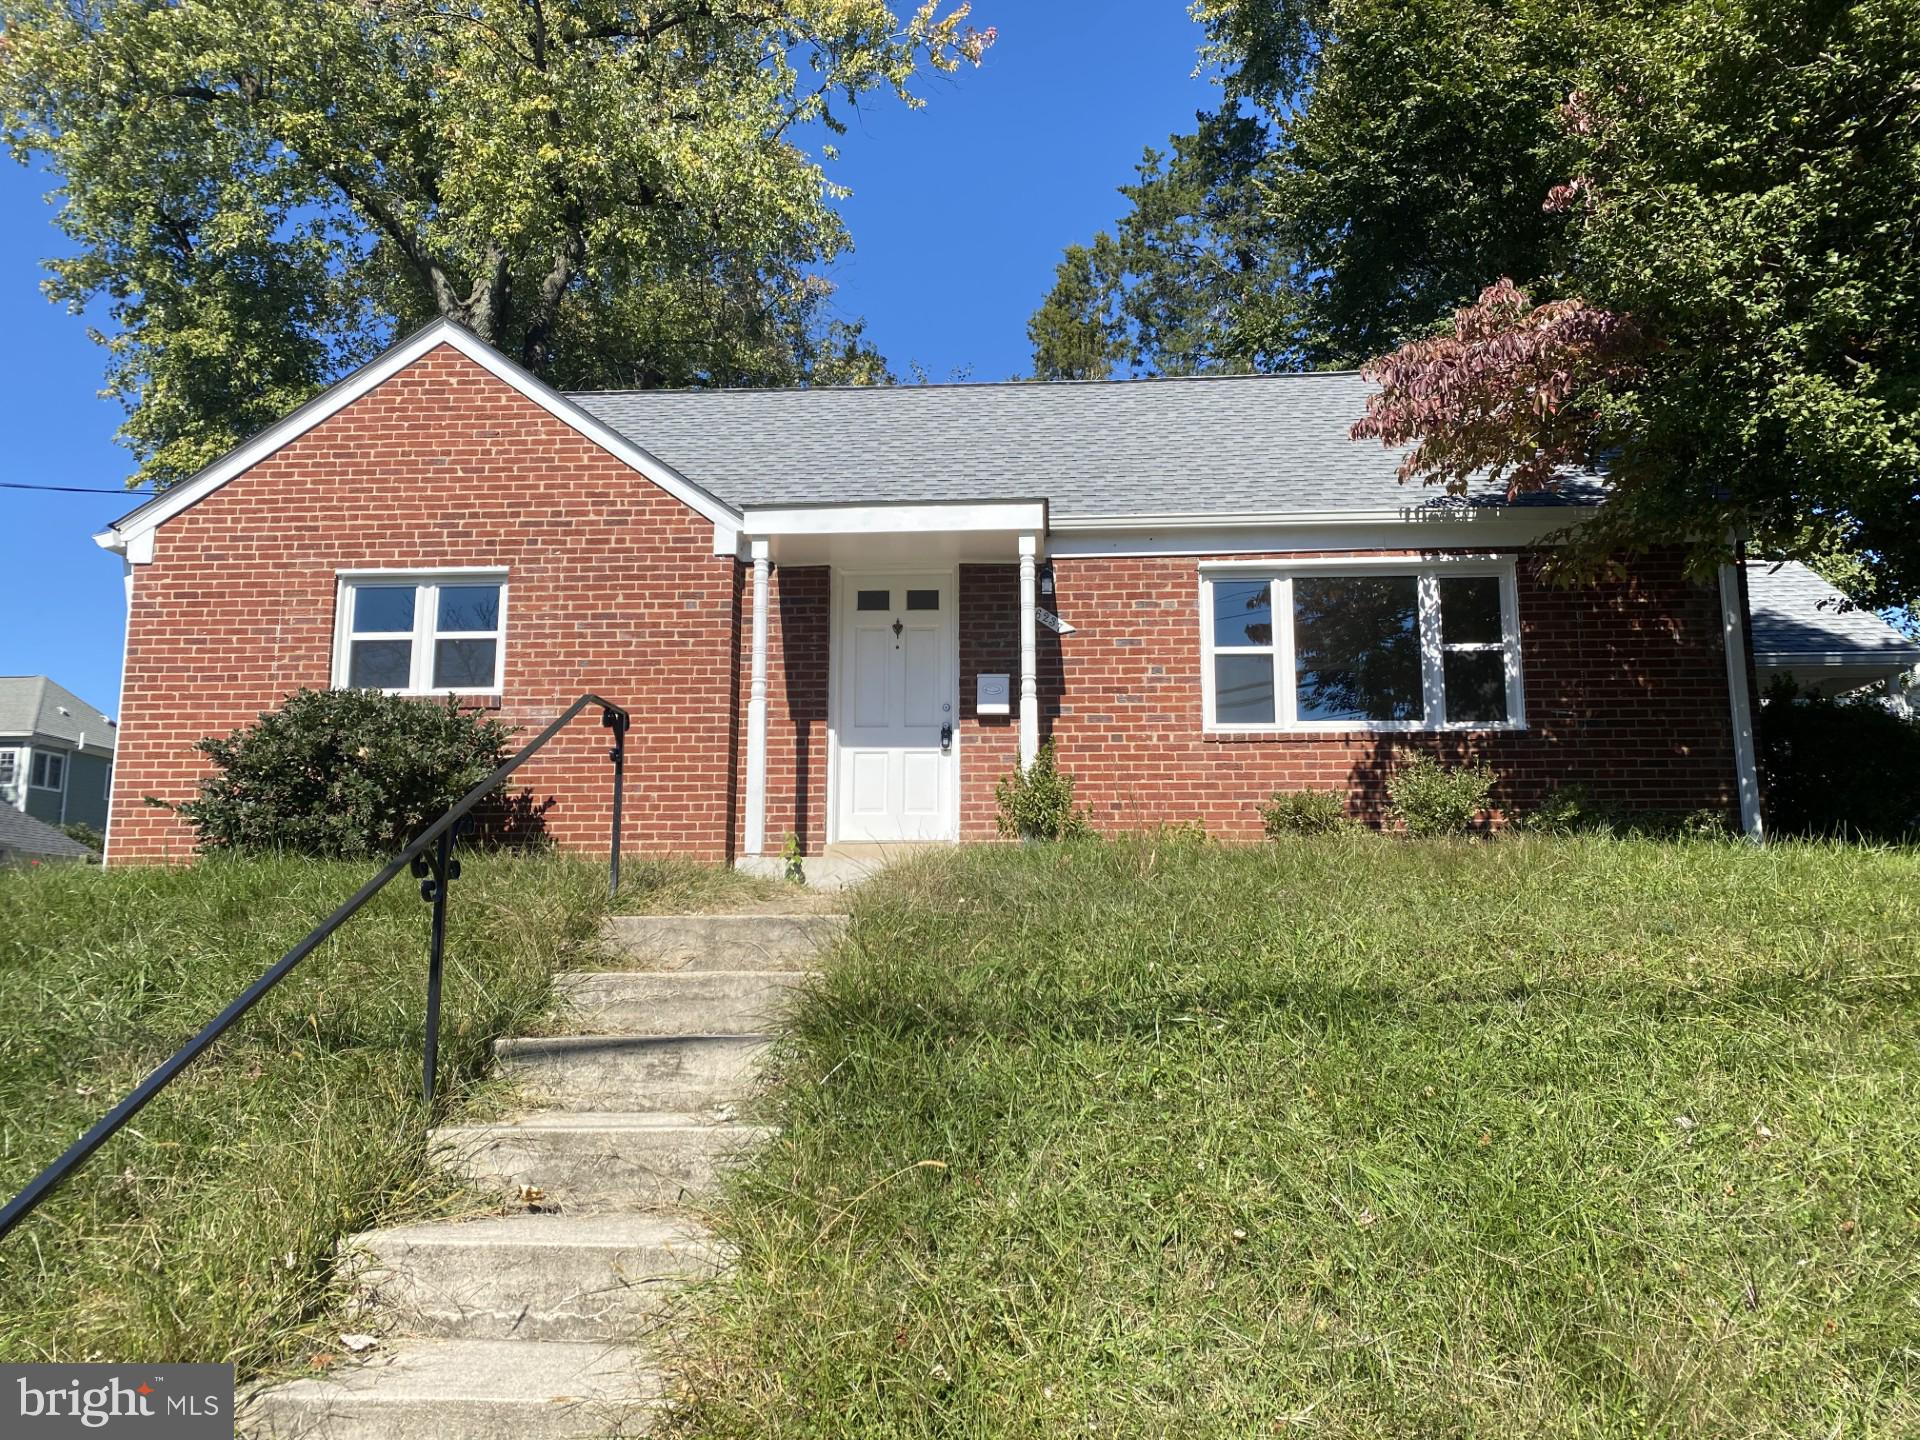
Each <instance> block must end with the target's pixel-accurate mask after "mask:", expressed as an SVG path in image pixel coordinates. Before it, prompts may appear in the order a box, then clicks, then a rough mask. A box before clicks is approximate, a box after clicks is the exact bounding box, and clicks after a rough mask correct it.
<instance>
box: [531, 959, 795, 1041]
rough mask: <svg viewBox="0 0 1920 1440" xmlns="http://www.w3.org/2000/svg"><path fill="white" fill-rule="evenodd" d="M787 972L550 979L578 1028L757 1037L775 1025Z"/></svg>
mask: <svg viewBox="0 0 1920 1440" xmlns="http://www.w3.org/2000/svg"><path fill="white" fill-rule="evenodd" d="M799 979H800V977H799V976H798V975H797V974H796V973H794V972H793V971H791V970H676V971H670V972H656V971H646V970H614V971H599V972H586V971H582V972H575V973H572V974H562V975H557V976H555V977H554V983H555V985H556V986H557V988H558V989H559V991H560V994H561V995H562V996H564V997H565V998H566V999H567V1000H568V1001H569V1002H570V1003H571V1005H572V1007H573V1010H574V1012H575V1017H576V1018H577V1020H578V1021H579V1022H581V1023H582V1024H583V1026H584V1028H589V1029H592V1030H596V1031H603V1032H606V1033H610V1034H612V1033H626V1034H642V1035H729V1034H753V1035H757V1034H762V1033H764V1032H766V1031H767V1030H769V1029H771V1028H773V1027H775V1026H777V1025H778V1024H779V1023H780V1017H781V1015H782V1014H783V1013H784V1010H785V1007H786V1004H787V1001H788V999H789V998H790V992H791V991H792V989H793V987H794V986H795V985H796V984H797V983H798V982H799Z"/></svg>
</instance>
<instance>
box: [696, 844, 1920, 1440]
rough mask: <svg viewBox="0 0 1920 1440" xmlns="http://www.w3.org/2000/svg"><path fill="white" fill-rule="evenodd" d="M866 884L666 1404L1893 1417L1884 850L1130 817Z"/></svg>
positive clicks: (1132, 1414)
mask: <svg viewBox="0 0 1920 1440" xmlns="http://www.w3.org/2000/svg"><path fill="white" fill-rule="evenodd" d="M853 905H854V918H853V929H852V934H851V943H850V944H848V945H847V946H846V947H845V948H843V949H842V950H840V951H839V952H838V953H837V954H836V955H835V956H834V957H832V959H831V961H830V963H828V964H827V965H826V966H825V967H824V973H823V974H822V976H821V977H820V978H819V979H818V981H817V982H816V983H814V984H812V985H810V986H809V987H808V988H807V990H806V991H805V993H804V995H803V997H802V998H801V1000H800V1002H799V1005H798V1008H797V1013H795V1015H794V1017H793V1019H792V1021H791V1026H792V1038H791V1040H790V1041H789V1042H788V1043H787V1044H786V1045H785V1046H784V1047H783V1048H782V1049H781V1050H780V1051H779V1052H778V1057H779V1060H778V1064H777V1065H776V1066H774V1067H771V1073H772V1075H773V1076H774V1079H773V1082H772V1086H771V1088H770V1090H769V1092H768V1093H767V1095H766V1097H765V1099H764V1100H763V1101H762V1102H761V1103H762V1106H763V1109H762V1112H761V1114H760V1116H759V1117H758V1118H762V1119H764V1120H766V1121H767V1122H768V1123H771V1124H775V1125H778V1126H779V1127H780V1141H779V1143H777V1144H773V1145H768V1146H766V1147H763V1148H762V1149H760V1150H758V1151H757V1152H756V1153H755V1154H754V1156H753V1157H752V1159H751V1160H750V1161H749V1162H748V1164H747V1167H746V1168H745V1170H744V1171H743V1172H742V1173H740V1174H739V1175H738V1176H737V1178H736V1179H735V1180H734V1182H733V1189H732V1192H731V1194H730V1195H729V1196H728V1197H727V1198H726V1200H725V1201H724V1202H723V1203H722V1204H721V1205H720V1206H718V1207H716V1208H717V1211H718V1213H717V1215H715V1216H714V1219H713V1224H714V1227H715V1229H716V1230H717V1231H718V1232H719V1234H720V1237H721V1239H722V1240H723V1241H724V1242H725V1243H726V1244H728V1245H729V1246H730V1247H731V1249H732V1250H733V1252H734V1253H735V1254H736V1255H737V1262H736V1265H735V1267H734V1270H733V1273H732V1274H730V1275H729V1277H728V1281H727V1283H726V1284H725V1285H722V1286H714V1287H710V1288H708V1289H706V1290H704V1291H702V1292H701V1294H700V1295H699V1296H697V1297H696V1299H695V1304H696V1306H697V1308H696V1309H695V1311H694V1312H693V1313H691V1314H689V1315H687V1316H686V1317H684V1318H685V1321H686V1323H684V1324H682V1325H679V1326H677V1327H676V1331H675V1335H676V1339H675V1342H674V1343H675V1346H676V1353H674V1355H673V1357H672V1359H673V1363H674V1364H675V1365H676V1367H678V1365H679V1364H680V1362H682V1361H684V1362H685V1369H684V1372H683V1373H684V1374H685V1377H686V1380H685V1384H684V1386H683V1387H682V1389H681V1392H680V1393H681V1395H682V1396H683V1397H684V1403H685V1406H686V1409H685V1411H684V1412H683V1413H682V1415H681V1416H680V1417H679V1418H681V1419H682V1420H683V1421H684V1423H685V1427H686V1434H687V1435H688V1436H689V1437H699V1440H722V1437H728V1440H731V1437H741V1440H746V1437H762V1436H773V1435H778V1436H787V1435H808V1434H834V1435H858V1436H901V1437H905V1436H914V1437H933V1436H953V1435H965V1436H967V1437H969V1440H1014V1437H1020V1440H1027V1437H1034V1436H1063V1437H1064V1436H1080V1435H1087V1434H1089V1433H1097V1434H1099V1435H1101V1436H1104V1437H1116V1440H1118V1437H1126V1440H1147V1437H1155V1440H1159V1437H1175V1436H1177V1437H1180V1440H1248V1437H1253V1436H1268V1437H1271V1436H1290V1435H1294V1434H1296V1433H1305V1434H1311V1435H1316V1436H1319V1435H1324V1436H1327V1437H1329V1440H1332V1437H1340V1440H1386V1437H1411V1436H1426V1437H1442V1436H1446V1437H1465V1436H1473V1437H1482V1440H1515V1437H1532V1436H1538V1437H1542V1440H1549V1437H1550V1440H1625V1437H1652V1436H1668V1437H1680V1436H1686V1437H1688V1440H1693V1437H1700V1440H1735V1437H1740V1440H1760V1437H1766V1440H1786V1437H1792V1436H1810V1435H1821V1436H1824V1435H1829V1434H1832V1433H1834V1432H1835V1430H1836V1428H1837V1429H1838V1431H1839V1433H1840V1434H1842V1435H1846V1436H1863V1437H1864V1436H1895V1435H1910V1434H1915V1433H1920V1390H1917V1389H1916V1387H1915V1386H1914V1385H1913V1383H1912V1372H1911V1366H1912V1361H1911V1358H1910V1357H1911V1352H1912V1350H1913V1349H1914V1347H1915V1344H1916V1341H1917V1340H1920V1316H1916V1314H1915V1310H1914V1306H1913V1303H1912V1293H1913V1290H1912V1283H1911V1282H1912V1275H1913V1265H1914V1253H1913V1239H1914V1216H1915V1215H1916V1214H1917V1213H1920V1169H1916V1167H1915V1166H1914V1164H1913V1156H1914V1154H1915V1153H1916V1152H1917V1151H1920V1087H1916V1086H1915V1085H1914V1084H1913V1078H1912V1055H1913V1040H1914V1037H1915V1035H1916V1033H1920V987H1916V984H1915V982H1914V979H1913V969H1914V967H1913V963H1912V959H1913V937H1914V936H1915V935H1916V934H1920V856H1916V855H1914V854H1911V853H1905V852H1887V851H1880V850H1872V849H1856V848H1850V847H1842V846H1836V845H1829V844H1819V845H1795V844H1786V845H1779V846H1774V847H1770V848H1768V849H1765V850H1762V849H1758V848H1756V847H1751V846H1746V845H1682V846H1674V845H1661V844H1652V843H1646V842H1638V841H1633V842H1619V841H1593V840H1586V839H1572V840H1545V839H1516V840H1514V841H1512V842H1510V843H1503V844H1499V845H1471V846H1462V845H1382V844H1374V843H1368V840H1367V837H1365V836H1354V837H1351V838H1349V837H1341V836H1335V837H1328V838H1327V839H1325V840H1323V841H1320V842H1316V843H1312V844H1297V845H1260V846H1212V847H1198V846H1192V847H1178V846H1168V845H1159V844H1156V843H1154V841H1153V840H1152V839H1151V838H1145V837H1143V838H1140V839H1134V838H1131V837H1129V838H1127V839H1125V840H1122V841H1117V842H1114V843H1107V844H1086V845H1077V846H1074V847H1071V848H1069V849H1052V848H1041V847H1020V846H1004V845H1003V846H976V847H970V848H966V849H962V850H960V851H958V852H956V853H948V854H939V855H930V856H925V857H920V858H917V859H916V860H915V861H913V862H911V863H909V864H907V865H905V866H902V867H898V868H895V869H893V870H890V871H888V872H887V873H886V874H884V875H882V876H880V877H879V878H878V879H877V880H876V881H875V882H873V883H872V884H870V885H868V886H867V887H865V888H864V889H863V890H862V891H860V892H858V893H857V894H856V895H855V896H854V897H853ZM1729 1317H1732V1318H1729ZM1322 1399H1324V1403H1322V1404H1318V1405H1316V1401H1318V1400H1322ZM1309 1407H1312V1411H1311V1415H1310V1417H1309V1419H1308V1421H1307V1422H1304V1423H1303V1421H1302V1416H1303V1415H1305V1414H1306V1413H1307V1412H1308V1410H1309ZM823 1417H826V1418H824V1419H823Z"/></svg>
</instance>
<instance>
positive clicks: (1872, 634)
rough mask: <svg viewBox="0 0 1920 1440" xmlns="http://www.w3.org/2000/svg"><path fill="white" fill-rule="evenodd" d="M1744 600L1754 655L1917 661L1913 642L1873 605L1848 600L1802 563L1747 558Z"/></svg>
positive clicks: (1919, 650)
mask: <svg viewBox="0 0 1920 1440" xmlns="http://www.w3.org/2000/svg"><path fill="white" fill-rule="evenodd" d="M1747 604H1748V608H1749V609H1750V610H1751V611H1752V614H1753V649H1754V653H1755V655H1756V656H1765V657H1774V658H1778V657H1784V656H1795V655H1800V656H1813V655H1821V656H1842V655H1844V656H1858V657H1859V658H1860V659H1862V660H1866V661H1877V660H1881V659H1884V660H1886V661H1887V662H1888V663H1889V664H1891V665H1894V666H1898V665H1901V664H1913V663H1914V662H1916V661H1920V645H1915V644H1914V643H1913V642H1912V641H1910V640H1908V639H1906V638H1905V637H1904V636H1902V635H1901V634H1900V632H1899V631H1897V630H1895V629H1894V628H1893V627H1892V626H1891V625H1889V624H1887V622H1886V621H1884V620H1882V619H1881V618H1880V617H1879V616H1878V615H1876V614H1874V613H1873V611H1871V610H1867V609H1862V608H1859V607H1854V608H1847V607H1850V606H1852V605H1853V602H1852V601H1850V600H1848V599H1847V597H1846V595H1844V594H1843V593H1842V592H1841V591H1840V590H1838V589H1837V588H1835V587H1834V586H1832V585H1829V584H1828V583H1827V582H1826V581H1825V580H1822V579H1821V578H1820V577H1819V576H1818V575H1816V574H1814V572H1813V571H1811V570H1809V569H1808V568H1807V567H1806V566H1805V565H1802V564H1799V563H1798V562H1796V561H1792V560H1750V561H1748V562H1747Z"/></svg>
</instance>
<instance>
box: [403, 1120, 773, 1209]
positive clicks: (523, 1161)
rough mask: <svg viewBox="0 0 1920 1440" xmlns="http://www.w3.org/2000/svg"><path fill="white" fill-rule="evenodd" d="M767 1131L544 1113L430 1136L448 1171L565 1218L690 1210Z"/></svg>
mask: <svg viewBox="0 0 1920 1440" xmlns="http://www.w3.org/2000/svg"><path fill="white" fill-rule="evenodd" d="M773 1134H774V1132H773V1131H772V1130H771V1129H767V1128H764V1127H761V1126H755V1125H730V1124H729V1125H716V1124H712V1123H710V1122H705V1123H703V1122H702V1121H701V1119H700V1117H698V1116H695V1115H687V1114H671V1113H669V1114H631V1113H612V1114H608V1113H601V1114H595V1113H591V1112H586V1113H581V1112H569V1111H552V1110H549V1111H543V1112H539V1113H536V1114H532V1115H524V1116H522V1117H521V1118H520V1119H518V1120H512V1121H503V1122H501V1123H499V1124H496V1125H449V1126H446V1127H444V1128H442V1129H439V1130H436V1131H434V1132H433V1142H434V1144H435V1145H436V1146H438V1147H440V1148H441V1149H442V1151H443V1152H444V1158H445V1159H446V1162H447V1164H448V1165H449V1167H450V1168H452V1169H453V1170H454V1171H455V1172H456V1173H458V1174H461V1175H464V1176H466V1177H467V1178H468V1179H469V1180H473V1181H476V1182H479V1183H481V1184H485V1185H493V1186H497V1187H499V1189H500V1190H501V1191H502V1193H503V1194H504V1195H506V1196H507V1197H508V1198H509V1199H512V1198H514V1197H516V1196H519V1195H520V1194H521V1192H522V1190H523V1187H531V1188H532V1189H534V1190H537V1191H539V1192H540V1197H541V1198H540V1200H539V1202H538V1203H539V1204H541V1205H542V1206H547V1207H552V1208H555V1209H558V1210H561V1211H563V1212H566V1213H574V1212H594V1211H607V1210H627V1211H637V1210H650V1209H659V1208H671V1207H674V1206H681V1205H698V1204H700V1203H701V1202H703V1201H704V1200H706V1199H707V1198H708V1197H709V1196H711V1195H712V1193H713V1185H714V1180H715V1177H716V1176H717V1175H718V1174H719V1173H720V1171H721V1169H722V1168H723V1167H725V1165H726V1164H727V1163H728V1162H729V1161H730V1160H732V1159H735V1158H736V1157H739V1156H740V1155H742V1154H743V1153H744V1152H746V1151H748V1150H750V1149H751V1148H752V1147H753V1146H755V1145H758V1144H760V1143H762V1142H763V1141H765V1140H767V1139H769V1138H770V1137H771V1136H772V1135H773Z"/></svg>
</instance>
